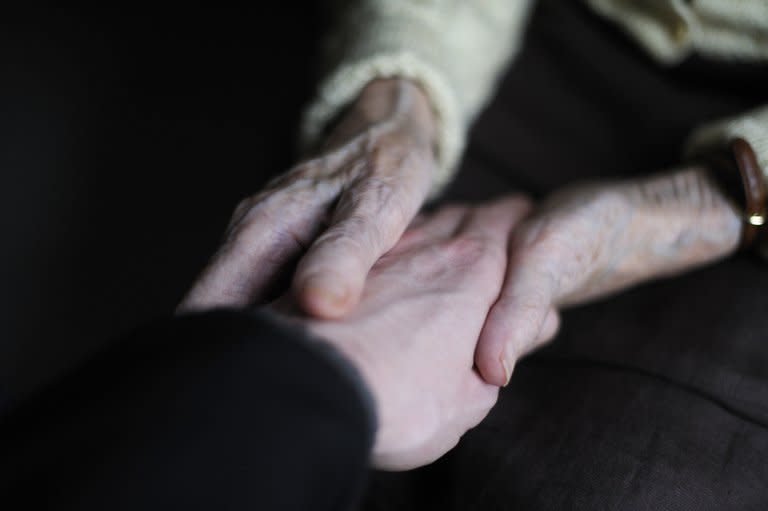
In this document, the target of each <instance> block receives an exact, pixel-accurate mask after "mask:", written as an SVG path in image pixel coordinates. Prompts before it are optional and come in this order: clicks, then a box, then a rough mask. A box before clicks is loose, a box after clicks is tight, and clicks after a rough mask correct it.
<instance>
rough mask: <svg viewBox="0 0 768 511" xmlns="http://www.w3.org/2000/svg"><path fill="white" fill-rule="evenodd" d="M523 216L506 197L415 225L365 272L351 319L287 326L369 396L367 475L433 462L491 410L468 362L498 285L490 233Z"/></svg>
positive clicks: (523, 206) (496, 240) (499, 249)
mask: <svg viewBox="0 0 768 511" xmlns="http://www.w3.org/2000/svg"><path fill="white" fill-rule="evenodd" d="M528 210H529V203H528V201H526V200H525V199H522V198H519V197H513V198H507V199H505V200H503V201H499V202H495V203H491V204H488V205H484V206H481V207H476V208H468V207H455V206H454V207H450V208H445V209H443V210H440V211H438V212H437V213H435V214H434V215H431V216H429V217H427V218H420V219H419V220H418V221H417V222H416V223H415V225H414V226H413V227H412V228H411V229H410V230H409V231H408V232H407V233H406V234H405V235H404V236H403V238H402V239H401V241H400V242H399V243H398V244H397V245H396V246H395V247H394V249H392V250H391V251H390V252H389V253H387V254H386V255H385V256H384V257H382V258H381V259H380V260H379V261H378V262H377V263H376V265H375V266H374V267H373V269H372V270H371V272H370V275H369V277H368V280H367V282H366V284H365V288H364V291H363V294H362V298H361V301H360V304H359V305H358V306H357V307H356V308H355V309H353V310H352V311H351V312H350V314H348V315H347V316H346V317H344V318H343V319H340V320H320V319H309V318H303V317H297V318H296V319H297V320H298V321H300V322H301V323H303V324H304V325H305V326H306V327H307V328H308V329H309V330H310V331H311V332H313V333H314V334H315V335H317V336H318V337H320V338H324V339H326V340H327V341H328V342H329V343H331V344H332V345H333V346H335V347H336V348H337V349H338V350H339V351H340V352H341V353H342V354H344V355H346V357H347V358H348V359H349V360H350V361H352V362H353V363H354V364H355V365H356V366H357V367H358V369H359V370H360V372H361V374H362V376H363V379H364V380H365V381H366V382H367V384H368V387H369V388H370V389H371V391H372V394H373V396H374V399H375V401H376V409H377V415H378V419H379V429H378V432H377V435H376V441H375V445H374V451H373V463H374V465H375V466H377V467H379V468H384V469H390V470H394V469H408V468H413V467H416V466H419V465H424V464H426V463H429V462H431V461H433V460H435V459H436V458H438V457H439V456H441V455H442V454H444V453H445V452H446V451H448V450H449V449H450V448H452V447H453V446H454V445H455V444H456V443H457V442H458V440H459V438H460V437H461V435H462V434H464V433H465V432H466V431H467V430H468V429H469V428H471V427H473V426H474V425H476V424H477V423H478V422H480V420H482V419H483V417H485V415H486V414H487V413H488V411H489V410H490V408H491V407H492V406H493V404H494V403H495V402H496V396H497V393H498V387H497V386H494V385H489V384H487V383H485V382H484V381H483V380H482V378H481V377H480V375H479V374H478V373H477V372H476V370H475V369H474V368H473V366H474V362H473V355H474V352H475V345H476V343H477V338H478V336H479V335H480V331H481V329H482V327H483V323H484V322H485V318H486V316H487V314H488V311H489V310H490V307H491V306H492V304H493V303H494V301H495V299H496V297H497V296H498V293H499V289H500V287H501V283H502V281H503V277H504V268H505V266H506V257H507V256H506V236H500V235H499V233H507V232H509V231H510V230H512V229H513V228H514V226H515V224H516V223H517V222H518V221H519V220H520V219H521V218H522V217H523V216H524V215H525V214H526V213H527V212H528ZM287 305H290V302H289V303H288V304H287ZM285 306H286V303H281V307H282V308H284V307H285ZM281 307H278V308H281ZM296 377H297V378H301V375H296Z"/></svg>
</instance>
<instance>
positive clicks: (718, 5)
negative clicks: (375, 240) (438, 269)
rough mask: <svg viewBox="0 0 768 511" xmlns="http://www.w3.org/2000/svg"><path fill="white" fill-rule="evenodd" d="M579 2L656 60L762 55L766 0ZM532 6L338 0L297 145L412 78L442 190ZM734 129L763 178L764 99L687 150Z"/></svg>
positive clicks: (704, 130) (701, 134) (767, 114)
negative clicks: (362, 98)
mask: <svg viewBox="0 0 768 511" xmlns="http://www.w3.org/2000/svg"><path fill="white" fill-rule="evenodd" d="M572 1H576V0H572ZM582 1H584V2H586V3H587V4H588V5H589V6H590V7H591V8H592V9H593V10H594V11H595V12H596V13H598V14H599V15H601V16H604V17H605V18H607V19H609V20H611V21H613V22H615V23H616V24H618V25H619V26H620V27H622V28H623V29H624V30H625V31H626V32H628V33H629V34H630V35H631V36H632V37H633V38H634V39H636V40H637V42H638V43H639V44H640V45H641V46H642V47H643V48H645V50H646V51H648V53H649V54H650V55H651V56H653V57H654V58H655V59H656V60H657V61H658V62H659V63H660V64H662V65H667V66H671V65H674V64H676V63H678V62H680V61H681V60H683V59H684V58H685V57H687V56H688V55H690V54H692V53H698V54H701V55H704V56H707V57H712V58H720V59H731V60H740V61H752V62H754V61H768V0H582ZM329 3H332V2H329ZM532 4H533V0H335V4H334V5H335V9H337V12H338V13H339V18H338V19H339V24H338V26H337V28H336V29H335V30H334V31H332V33H331V34H330V37H329V41H328V48H327V52H326V54H327V55H328V56H329V58H330V61H329V62H328V63H327V65H328V69H329V70H330V71H329V73H328V74H327V76H326V78H325V79H324V80H323V82H322V83H321V84H320V87H319V90H318V94H317V97H316V99H315V100H314V102H313V103H312V104H311V105H310V106H309V108H308V109H307V112H306V115H305V118H304V121H303V123H302V127H301V128H302V133H301V134H302V140H303V143H304V144H306V145H311V144H313V143H315V142H316V141H317V139H318V138H319V137H320V136H321V134H322V133H323V131H324V129H325V127H326V126H327V124H328V123H329V122H330V121H331V120H332V119H333V118H334V117H335V116H336V115H337V114H338V113H339V112H340V111H341V109H343V108H344V107H345V106H346V105H347V104H348V103H349V102H350V101H352V100H353V99H354V98H355V97H356V96H357V95H358V94H359V93H360V91H361V90H362V88H363V87H364V86H365V85H366V84H367V83H368V82H369V81H371V80H373V79H375V78H385V77H395V76H399V77H405V78H410V79H413V80H415V81H416V82H418V83H420V84H421V86H422V87H423V88H424V89H425V91H426V92H427V94H428V96H429V97H430V99H431V101H432V105H433V107H434V110H435V113H436V115H437V119H438V125H439V130H438V132H439V136H438V146H437V150H438V159H439V163H440V168H441V169H442V172H441V173H440V176H439V178H438V182H437V183H436V184H435V188H436V190H437V189H440V188H441V187H442V185H443V184H445V183H446V182H447V181H449V180H450V178H451V176H452V173H453V170H454V168H455V167H456V164H457V162H458V160H459V158H460V156H461V153H462V150H463V147H464V143H465V140H466V133H467V130H468V128H469V125H470V123H471V122H472V120H473V119H474V117H475V116H476V115H477V114H478V112H479V110H480V109H481V108H482V107H483V106H484V105H485V103H486V102H487V101H488V100H489V98H490V96H491V94H492V93H493V90H494V86H495V83H496V81H497V78H498V77H499V75H500V74H501V72H502V71H503V70H504V68H505V66H506V64H507V63H508V62H509V60H510V59H511V58H512V57H513V56H514V54H515V52H516V51H517V50H518V49H519V47H520V42H521V38H522V34H523V31H524V28H525V23H526V20H527V17H528V15H529V13H530V11H531V7H532ZM766 92H768V91H766ZM736 136H740V137H742V138H744V139H746V140H747V141H749V142H750V144H751V145H752V147H753V148H754V150H755V152H756V153H757V156H758V159H759V162H760V164H761V166H762V168H763V170H764V172H765V174H766V178H768V106H766V107H762V108H759V109H756V110H754V111H751V112H744V113H742V114H741V115H739V116H737V117H734V118H731V119H724V120H722V121H720V122H717V123H714V124H711V125H706V126H702V127H700V128H699V129H697V130H695V131H694V132H693V133H692V134H691V138H690V141H689V143H688V144H687V149H686V151H687V152H688V153H691V152H697V151H699V150H706V149H708V148H710V147H712V146H713V145H718V144H722V143H724V142H725V141H727V140H729V139H730V138H733V137H736Z"/></svg>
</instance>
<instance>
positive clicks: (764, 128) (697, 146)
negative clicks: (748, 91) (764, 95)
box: [685, 106, 768, 179]
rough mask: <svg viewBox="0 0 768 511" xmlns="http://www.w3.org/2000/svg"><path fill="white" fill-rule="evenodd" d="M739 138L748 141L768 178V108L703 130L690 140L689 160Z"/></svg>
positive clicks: (721, 121)
mask: <svg viewBox="0 0 768 511" xmlns="http://www.w3.org/2000/svg"><path fill="white" fill-rule="evenodd" d="M736 138H743V139H744V140H746V141H747V142H749V145H751V146H752V150H753V151H755V155H756V156H757V161H758V163H759V164H760V167H761V168H762V170H763V175H764V176H766V179H768V106H766V107H762V108H759V109H757V110H753V111H752V112H749V113H747V114H744V115H741V116H737V117H732V118H729V119H723V120H720V121H716V122H714V123H712V124H706V125H704V126H702V127H700V128H699V129H697V130H695V131H694V132H693V134H692V135H691V137H690V138H689V139H688V142H687V143H686V148H685V152H686V155H687V156H689V157H691V156H696V155H699V154H705V153H708V152H710V151H712V150H714V149H719V148H723V147H725V146H726V145H727V144H729V143H730V142H731V141H732V140H734V139H736Z"/></svg>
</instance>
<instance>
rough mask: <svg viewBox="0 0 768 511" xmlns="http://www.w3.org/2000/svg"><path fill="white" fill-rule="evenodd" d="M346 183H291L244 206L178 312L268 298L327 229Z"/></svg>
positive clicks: (242, 303) (239, 207)
mask: <svg viewBox="0 0 768 511" xmlns="http://www.w3.org/2000/svg"><path fill="white" fill-rule="evenodd" d="M340 189H341V183H339V182H334V181H333V180H329V182H328V185H327V186H324V187H323V188H322V190H318V189H316V188H315V187H311V186H303V187H300V188H297V187H290V188H287V189H283V190H278V191H276V192H275V193H273V194H271V195H269V196H267V197H264V198H261V199H259V200H257V201H255V202H254V201H244V203H242V204H241V205H239V206H238V208H237V210H236V214H235V216H234V217H233V222H232V223H231V224H230V228H229V233H228V235H227V239H226V241H225V242H224V243H223V244H222V246H221V247H220V248H219V250H218V251H217V253H216V254H215V255H214V256H213V258H212V259H211V261H210V262H209V264H208V265H207V267H206V268H205V269H204V270H203V272H202V274H201V275H200V276H199V277H198V279H197V280H196V281H195V284H194V285H193V286H192V289H190V291H189V292H188V293H187V295H186V296H185V297H184V299H183V301H182V302H181V304H180V305H179V307H178V309H177V312H190V311H194V310H202V309H208V308H213V307H223V306H226V307H242V306H246V305H249V304H252V303H254V302H257V301H259V300H261V299H263V295H264V293H265V292H266V291H267V290H268V289H269V287H270V286H271V285H272V284H273V283H274V281H275V279H276V277H277V276H278V275H279V274H280V272H281V270H282V269H283V268H284V267H285V266H286V265H287V264H290V262H291V261H295V259H296V258H297V257H298V256H299V255H300V254H301V253H302V252H303V251H304V250H305V248H306V246H308V245H309V244H310V243H311V240H312V239H313V238H314V236H315V235H316V234H317V232H318V231H319V229H320V228H321V227H322V223H323V221H324V217H325V214H326V212H327V210H328V207H329V206H330V204H331V202H332V201H333V199H334V197H335V196H336V195H337V194H338V191H339V190H340Z"/></svg>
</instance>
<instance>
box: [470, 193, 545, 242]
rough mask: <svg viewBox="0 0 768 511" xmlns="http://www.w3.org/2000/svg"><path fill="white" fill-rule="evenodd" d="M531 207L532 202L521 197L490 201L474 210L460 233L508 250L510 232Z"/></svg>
mask: <svg viewBox="0 0 768 511" xmlns="http://www.w3.org/2000/svg"><path fill="white" fill-rule="evenodd" d="M531 206H532V205H531V202H530V200H528V199H526V198H525V197H523V196H519V195H512V196H507V197H504V198H501V199H496V200H493V201H490V202H488V203H486V204H484V205H482V206H480V207H476V208H474V209H473V210H472V212H471V214H470V215H469V216H467V217H466V221H465V222H464V223H463V224H462V225H461V227H460V228H459V230H458V232H459V234H461V235H467V236H473V237H474V236H479V237H483V238H484V239H486V240H487V241H489V242H491V243H493V244H497V245H503V246H504V247H505V249H506V245H507V240H508V239H509V236H508V234H509V232H510V231H511V230H512V229H513V228H514V227H515V226H516V225H517V224H518V223H519V222H520V220H522V219H523V218H524V217H525V216H526V215H527V214H528V213H529V212H530V210H531Z"/></svg>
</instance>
